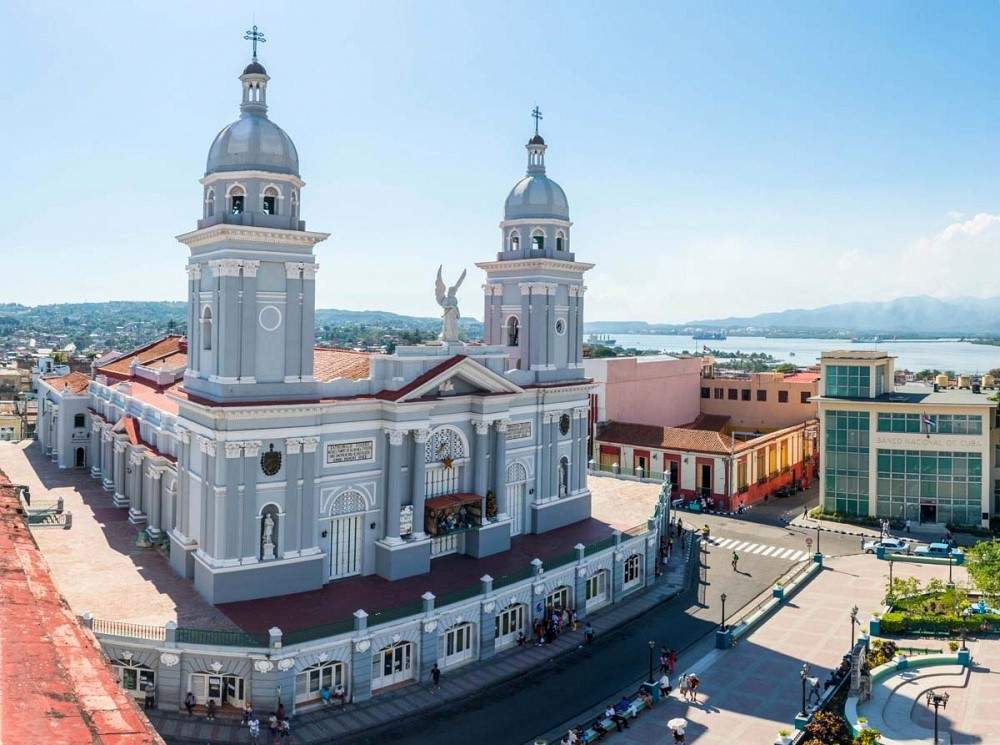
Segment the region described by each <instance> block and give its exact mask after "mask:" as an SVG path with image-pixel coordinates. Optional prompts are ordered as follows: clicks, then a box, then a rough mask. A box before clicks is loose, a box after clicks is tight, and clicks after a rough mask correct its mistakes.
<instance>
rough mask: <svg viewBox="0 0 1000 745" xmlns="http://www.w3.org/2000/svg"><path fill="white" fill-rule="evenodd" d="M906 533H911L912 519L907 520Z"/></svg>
mask: <svg viewBox="0 0 1000 745" xmlns="http://www.w3.org/2000/svg"><path fill="white" fill-rule="evenodd" d="M906 532H907V533H909V532H910V519H909V518H907V519H906Z"/></svg>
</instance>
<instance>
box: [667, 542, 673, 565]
mask: <svg viewBox="0 0 1000 745" xmlns="http://www.w3.org/2000/svg"><path fill="white" fill-rule="evenodd" d="M673 555H674V539H673V538H670V539H668V540H667V559H668V560H669V559H670V557H671V556H673Z"/></svg>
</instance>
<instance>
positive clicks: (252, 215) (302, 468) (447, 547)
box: [38, 53, 592, 603]
mask: <svg viewBox="0 0 1000 745" xmlns="http://www.w3.org/2000/svg"><path fill="white" fill-rule="evenodd" d="M239 80H240V94H241V101H240V116H239V118H238V119H237V120H236V121H235V122H233V123H232V124H229V125H228V126H226V127H225V128H224V129H222V131H221V132H219V134H218V135H216V137H215V140H214V141H213V142H212V144H211V147H210V148H209V151H208V159H207V162H206V167H205V174H204V176H203V177H202V178H201V180H200V183H201V187H202V188H201V200H200V202H201V215H200V218H199V219H198V221H197V224H196V228H195V229H194V230H192V231H191V232H187V233H184V234H182V235H180V236H178V238H177V239H178V240H179V241H180V242H181V243H183V244H184V245H185V246H187V247H188V249H189V251H190V258H189V259H188V263H187V267H186V270H187V336H186V337H182V336H174V335H168V336H165V337H163V338H160V339H158V340H156V341H155V342H153V343H150V344H147V345H145V346H143V347H141V348H139V349H135V350H133V351H131V352H127V353H124V354H115V355H110V356H107V357H105V358H102V359H100V360H98V361H96V362H95V364H94V367H93V371H92V375H91V376H90V377H89V378H88V377H87V376H84V375H82V374H80V373H70V374H68V375H50V376H43V377H42V378H41V379H40V381H39V386H38V387H39V401H40V404H39V426H38V432H39V439H40V441H41V445H42V446H43V447H44V449H45V452H46V453H48V454H50V455H51V457H52V458H53V460H55V461H57V462H58V463H59V465H60V466H63V467H67V468H72V467H76V468H89V470H90V473H91V475H92V476H93V477H94V478H97V479H100V480H101V481H102V484H103V486H104V488H105V489H106V490H107V491H108V492H109V494H110V498H111V500H113V503H114V505H115V506H117V507H120V508H122V509H127V510H128V515H129V520H130V521H131V522H132V523H134V524H135V525H136V526H137V528H138V527H140V526H141V527H143V528H144V529H145V534H146V536H148V538H149V539H150V540H152V541H154V542H158V543H163V544H165V545H166V546H167V547H168V549H169V556H170V562H171V565H172V566H173V568H174V569H175V570H176V571H177V572H178V573H179V574H180V575H182V576H184V577H186V578H188V579H191V580H193V582H194V583H195V587H196V588H197V590H198V591H199V592H200V593H201V594H202V595H203V596H204V597H205V598H207V599H208V600H209V601H210V602H213V603H225V602H231V601H239V600H248V599H252V598H260V597H269V596H274V595H282V594H287V593H295V592H302V591H307V590H313V589H316V588H319V587H321V586H323V585H324V584H326V583H329V582H336V581H337V580H339V579H341V578H344V577H349V576H353V575H372V574H376V575H379V576H381V577H385V578H387V579H390V580H394V579H400V578H404V577H410V576H414V575H419V574H423V573H426V572H429V571H430V568H431V565H432V562H433V561H434V559H435V558H437V557H440V556H445V555H449V554H456V553H457V554H464V555H468V556H472V557H483V556H489V555H493V554H497V553H499V552H503V551H507V550H509V549H510V546H511V540H512V539H513V538H516V537H517V536H518V535H521V534H525V533H544V532H546V531H551V530H554V529H556V528H560V527H562V526H565V525H568V524H571V523H574V522H577V521H580V520H583V519H586V518H588V517H589V516H590V502H591V500H590V492H589V490H588V488H587V471H586V467H587V460H588V444H587V443H588V433H587V410H588V401H589V393H590V388H591V386H590V384H589V381H588V380H587V379H586V378H585V377H584V371H583V360H582V354H581V353H582V342H583V299H584V293H585V290H586V287H585V286H584V284H583V276H584V274H585V272H586V271H587V270H588V269H590V268H591V267H592V264H587V263H583V262H579V261H577V260H576V258H575V256H574V254H573V250H572V249H573V246H572V237H571V230H570V228H571V225H572V223H571V222H570V219H569V207H568V203H567V199H566V195H565V193H564V192H563V190H562V188H561V187H560V186H559V185H558V184H557V183H556V182H555V181H553V180H551V179H550V178H548V176H547V175H546V168H545V152H546V147H547V146H546V143H545V140H544V139H543V138H542V137H541V136H540V135H539V134H538V128H537V121H538V115H537V111H536V112H535V113H536V119H535V121H536V125H535V133H534V136H533V137H531V139H530V140H529V141H528V143H527V146H526V149H527V173H526V174H525V176H524V177H523V178H521V179H520V180H519V181H518V182H517V183H516V184H515V185H514V187H513V188H512V189H511V191H510V194H509V195H508V196H507V200H506V203H505V205H504V216H503V220H502V221H501V223H500V244H499V250H498V251H497V252H496V254H495V255H494V256H490V257H489V259H488V260H486V261H482V262H479V263H477V264H476V266H477V267H479V269H481V270H482V271H483V272H485V283H484V284H483V290H484V339H483V341H482V343H463V342H461V341H459V340H458V336H457V325H456V321H457V317H458V308H457V304H456V301H455V297H454V290H455V288H454V287H452V288H450V289H449V288H447V287H446V286H445V283H444V282H443V280H442V278H441V274H440V271H439V272H438V280H437V297H438V302H439V303H440V304H441V306H442V308H443V323H442V333H441V335H440V338H439V340H438V341H437V342H433V343H429V344H422V345H418V346H400V347H397V348H396V351H395V353H394V354H392V355H384V354H369V353H362V352H355V351H348V350H340V349H329V348H322V347H317V346H316V345H315V321H314V316H315V308H316V273H317V271H318V270H319V268H320V267H319V264H318V263H317V262H316V257H315V247H316V246H317V244H319V243H322V242H323V241H324V240H326V238H327V237H328V234H327V233H323V232H318V231H313V230H308V229H307V228H306V222H305V220H304V219H303V214H304V213H303V210H304V204H305V203H304V202H303V190H304V187H305V182H304V181H303V180H302V178H301V175H300V168H299V157H298V153H297V151H296V148H295V144H294V143H293V142H292V139H291V138H290V137H289V136H288V135H287V134H286V133H285V132H284V130H282V129H281V128H280V127H279V126H278V125H277V124H275V123H274V122H273V121H272V120H271V119H270V118H269V116H268V106H267V92H268V85H269V83H270V80H271V79H270V77H269V76H268V74H267V70H266V69H265V68H264V66H263V65H262V64H260V62H259V61H258V60H257V56H256V53H255V54H254V57H253V59H252V61H251V63H250V64H249V65H247V67H246V68H245V69H244V70H243V73H242V74H241V75H240V76H239ZM330 260H331V261H333V260H335V253H334V254H333V256H331V258H330ZM428 288H429V289H430V282H428Z"/></svg>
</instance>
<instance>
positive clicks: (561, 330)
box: [556, 318, 566, 336]
mask: <svg viewBox="0 0 1000 745" xmlns="http://www.w3.org/2000/svg"><path fill="white" fill-rule="evenodd" d="M556 333H557V334H559V335H560V336H561V335H562V334H565V333H566V322H565V321H564V320H563V319H561V318H560V319H559V320H558V321H556Z"/></svg>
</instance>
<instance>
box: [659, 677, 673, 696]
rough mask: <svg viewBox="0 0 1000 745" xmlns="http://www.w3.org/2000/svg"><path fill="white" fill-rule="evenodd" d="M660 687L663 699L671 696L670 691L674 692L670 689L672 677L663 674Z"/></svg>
mask: <svg viewBox="0 0 1000 745" xmlns="http://www.w3.org/2000/svg"><path fill="white" fill-rule="evenodd" d="M659 685H660V695H661V696H663V698H666V697H667V696H669V695H670V691H671V690H673V689H672V688H671V687H670V676H669V675H667V674H666V673H663V675H661V676H660V681H659Z"/></svg>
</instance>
